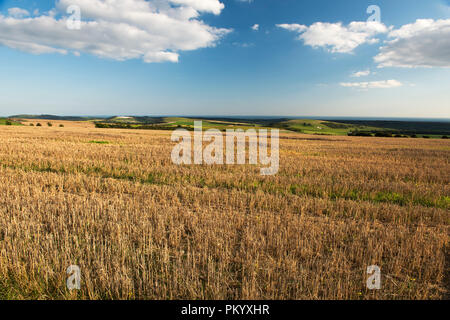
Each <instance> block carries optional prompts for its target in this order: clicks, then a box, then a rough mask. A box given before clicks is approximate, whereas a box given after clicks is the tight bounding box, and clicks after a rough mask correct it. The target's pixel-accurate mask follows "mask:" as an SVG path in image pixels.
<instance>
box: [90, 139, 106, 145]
mask: <svg viewBox="0 0 450 320" xmlns="http://www.w3.org/2000/svg"><path fill="white" fill-rule="evenodd" d="M88 143H94V144H109V143H110V142H109V141H101V140H91V141H89V142H88Z"/></svg>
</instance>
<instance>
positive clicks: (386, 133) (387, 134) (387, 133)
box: [375, 131, 392, 138]
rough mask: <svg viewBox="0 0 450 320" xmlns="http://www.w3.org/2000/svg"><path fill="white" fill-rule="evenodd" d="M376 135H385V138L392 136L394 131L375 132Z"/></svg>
mask: <svg viewBox="0 0 450 320" xmlns="http://www.w3.org/2000/svg"><path fill="white" fill-rule="evenodd" d="M375 137H384V138H387V137H392V133H390V132H382V131H380V132H377V133H375Z"/></svg>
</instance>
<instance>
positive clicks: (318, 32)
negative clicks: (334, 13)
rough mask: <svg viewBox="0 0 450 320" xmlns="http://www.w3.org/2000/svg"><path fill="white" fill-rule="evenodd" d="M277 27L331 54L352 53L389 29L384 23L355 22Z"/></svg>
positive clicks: (375, 40) (281, 25) (282, 25)
mask: <svg viewBox="0 0 450 320" xmlns="http://www.w3.org/2000/svg"><path fill="white" fill-rule="evenodd" d="M277 27H280V28H283V29H286V30H289V31H294V32H297V33H299V36H298V40H303V42H304V43H305V45H309V46H311V47H313V48H319V47H321V48H327V49H328V50H329V51H330V52H333V53H335V52H339V53H351V52H352V51H353V50H354V49H355V48H357V47H358V46H360V45H362V44H364V43H369V44H373V43H376V42H378V41H379V40H378V39H376V38H374V37H375V36H376V35H378V34H381V33H387V32H388V31H389V29H388V28H387V27H386V26H385V25H384V24H382V23H379V22H375V21H371V22H360V21H354V22H351V23H350V24H349V25H347V26H344V25H342V23H340V22H339V23H326V22H316V23H314V24H312V25H311V26H309V27H307V26H304V25H300V24H278V25H277Z"/></svg>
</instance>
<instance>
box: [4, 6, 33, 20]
mask: <svg viewBox="0 0 450 320" xmlns="http://www.w3.org/2000/svg"><path fill="white" fill-rule="evenodd" d="M8 14H9V15H10V16H11V17H14V18H23V17H28V16H29V15H30V13H29V12H28V11H27V10H25V9H21V8H10V9H8Z"/></svg>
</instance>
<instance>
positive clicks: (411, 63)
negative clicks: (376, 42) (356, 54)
mask: <svg viewBox="0 0 450 320" xmlns="http://www.w3.org/2000/svg"><path fill="white" fill-rule="evenodd" d="M388 37H389V38H391V39H392V40H389V41H387V42H386V43H385V45H384V46H383V47H381V48H380V53H379V54H378V55H377V56H376V57H375V62H377V63H378V66H379V67H404V68H414V67H446V68H448V67H450V19H447V20H436V21H435V20H433V19H419V20H417V21H416V22H415V23H411V24H406V25H404V26H402V27H401V28H400V29H396V30H392V31H391V32H389V34H388Z"/></svg>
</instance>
